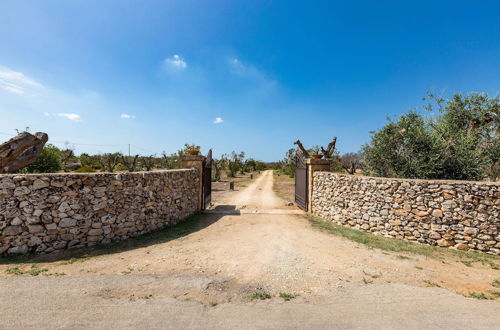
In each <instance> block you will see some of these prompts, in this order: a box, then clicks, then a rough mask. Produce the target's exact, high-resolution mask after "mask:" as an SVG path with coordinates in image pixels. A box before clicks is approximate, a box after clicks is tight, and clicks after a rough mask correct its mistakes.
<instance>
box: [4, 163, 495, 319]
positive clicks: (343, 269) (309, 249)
mask: <svg viewBox="0 0 500 330" xmlns="http://www.w3.org/2000/svg"><path fill="white" fill-rule="evenodd" d="M272 187H273V175H272V172H271V171H265V172H263V173H262V174H261V175H260V176H258V177H257V178H254V180H253V181H252V183H250V184H249V185H248V186H247V187H246V188H245V189H241V190H240V191H234V192H233V191H227V190H223V189H221V190H220V191H218V192H216V194H214V197H215V198H214V207H213V209H212V211H213V212H215V213H212V214H206V215H204V216H203V217H202V219H201V222H200V225H201V226H200V228H199V230H197V231H194V232H192V233H190V234H189V235H186V236H184V237H182V238H179V239H176V240H171V241H168V242H164V243H161V244H154V245H150V246H146V247H142V248H137V249H133V250H127V251H122V252H118V253H114V254H109V255H102V256H98V257H92V258H90V259H88V260H85V261H82V262H75V263H72V264H65V263H64V261H54V262H47V263H40V264H39V267H43V268H47V269H48V270H49V271H48V272H46V273H48V274H65V275H62V276H59V277H54V276H37V277H29V276H0V296H2V297H8V299H0V308H1V309H2V310H3V311H7V312H6V313H5V319H6V320H7V321H6V322H13V323H12V324H13V325H22V326H24V327H28V326H30V324H31V325H33V326H34V325H36V322H35V323H29V322H28V321H25V322H24V321H23V322H24V323H19V324H17V323H16V320H17V321H19V320H18V319H16V317H17V316H16V315H18V314H19V313H21V312H23V311H24V310H25V309H26V308H27V307H30V306H31V305H30V301H33V300H35V301H36V300H37V299H43V301H44V303H43V306H44V307H43V308H42V310H44V312H43V313H45V314H43V313H41V314H40V315H45V316H46V317H47V318H48V315H50V311H52V312H56V311H57V312H59V309H58V308H60V307H59V306H64V309H65V310H67V311H68V312H70V311H71V312H75V311H78V310H80V309H82V308H85V306H82V304H83V303H82V302H81V301H84V302H86V303H88V304H94V305H93V306H100V305H105V306H109V310H110V312H111V313H112V314H113V315H112V316H110V320H112V319H117V320H118V321H115V322H117V323H113V324H111V323H106V322H103V321H102V320H101V319H92V318H90V317H89V316H88V315H87V314H88V313H90V311H91V310H92V311H93V312H92V313H97V314H99V315H100V313H101V312H100V311H96V309H95V308H94V307H92V308H90V309H89V310H88V311H87V312H85V313H81V314H78V315H80V316H81V318H82V319H83V320H84V321H82V322H83V323H82V322H81V323H67V320H57V319H55V318H51V319H47V320H48V323H46V325H47V327H49V324H52V325H55V326H66V325H68V324H70V325H74V324H77V325H80V326H76V328H79V327H84V326H98V327H101V326H102V327H104V326H106V327H112V328H113V325H117V324H120V325H122V326H124V327H126V324H124V323H123V321H124V320H127V319H129V318H131V317H132V315H136V314H137V311H138V310H143V309H144V308H146V307H145V306H144V304H150V305H146V306H149V307H150V308H151V310H150V312H149V313H152V311H156V310H161V306H164V308H166V309H168V310H169V311H170V312H168V313H164V314H162V315H160V316H157V318H156V319H154V320H149V321H146V320H144V322H145V323H144V325H145V326H146V327H149V326H151V327H154V326H155V324H157V323H155V322H157V321H158V318H159V319H162V318H166V317H167V316H169V315H170V316H169V317H170V320H171V321H172V322H174V321H175V322H178V323H175V322H174V323H171V324H170V325H171V326H172V327H174V326H182V327H194V328H197V327H199V328H203V327H204V326H207V327H217V324H219V325H223V326H226V327H231V328H232V327H235V326H236V327H238V325H239V326H240V327H263V326H269V327H306V325H307V326H310V327H313V326H316V327H319V328H327V327H330V326H333V325H337V326H343V327H358V326H361V327H387V328H399V327H401V326H405V327H406V328H421V327H429V326H430V327H438V326H446V327H454V328H485V327H486V328H490V327H494V326H495V324H496V325H498V322H500V313H498V310H499V308H500V302H499V301H480V300H476V299H471V298H465V297H463V296H461V295H458V294H456V293H455V292H457V293H462V294H469V293H473V292H483V291H486V290H492V289H494V288H493V287H492V286H491V283H492V282H493V281H494V280H495V279H498V278H500V272H499V271H498V270H493V269H491V268H490V267H489V266H486V265H480V264H474V265H473V267H467V266H466V265H464V264H462V263H460V262H459V261H458V260H455V259H452V258H450V259H446V260H436V259H429V258H426V257H422V256H416V255H411V254H408V255H404V256H402V255H398V254H395V253H387V252H383V251H379V250H374V249H368V248H366V247H365V246H363V245H360V244H357V243H354V242H352V241H349V240H346V239H343V238H339V237H336V236H332V235H329V234H326V233H323V232H320V231H318V230H315V229H313V228H312V227H311V226H310V224H309V222H308V220H307V219H306V218H305V217H304V216H300V215H290V214H286V211H287V210H292V209H293V207H287V206H285V202H284V201H283V200H281V199H279V198H278V197H276V195H275V194H274V192H273V189H272ZM227 209H234V210H245V209H250V210H261V209H266V210H275V211H276V212H275V214H245V213H242V214H235V215H227V214H224V213H222V214H217V213H216V212H217V210H221V211H223V210H227ZM18 266H19V267H21V268H23V267H24V268H28V267H29V266H28V265H18ZM8 267H12V265H0V274H4V275H7V274H6V270H7V268H8ZM429 286H433V287H432V288H430V287H429ZM438 286H439V287H440V288H439V287H438ZM256 292H258V293H261V294H269V295H270V296H272V299H270V300H266V301H264V302H258V303H256V302H250V296H251V295H252V294H255V293H256ZM280 293H287V294H291V295H295V296H296V298H295V299H293V300H292V301H290V302H286V303H284V302H283V299H281V298H279V297H278V296H279V294H280ZM27 297H30V298H29V299H28V298H27ZM80 299H82V300H81V301H80ZM339 299H341V300H339ZM76 301H79V302H78V303H76ZM200 303H201V304H200ZM65 304H66V305H65ZM192 304H196V307H193V305H192ZM215 305H217V306H216V307H214V306H215ZM37 306H38V305H37ZM202 306H205V307H202ZM210 306H212V307H210ZM313 306H314V307H313ZM332 307H335V308H336V309H337V312H333V311H332V310H331V308H332ZM431 307H432V309H431ZM203 308H205V309H203ZM199 310H201V311H206V312H203V313H205V314H202V316H203V317H202V318H200V315H197V316H193V317H192V318H190V317H189V316H188V315H187V313H191V312H195V311H199ZM311 310H314V313H313V314H314V315H315V318H314V319H311V317H310V315H311V314H307V313H304V311H311ZM174 311H176V312H175V313H174ZM271 311H274V313H271ZM338 311H342V313H341V314H339V313H338ZM377 311H378V312H377ZM495 311H496V312H495ZM261 313H263V314H261ZM117 315H121V318H120V317H117ZM250 315H255V316H256V317H257V316H259V315H266V317H267V318H268V319H267V323H266V322H265V321H266V320H265V319H262V317H261V318H260V319H259V320H258V321H255V323H248V322H249V319H248V317H249V316H250ZM417 315H420V317H417ZM40 317H42V316H40ZM40 317H38V318H36V317H35V318H34V320H40ZM82 319H79V318H78V317H77V316H73V317H71V318H70V320H73V322H77V320H80V321H81V320H82ZM238 320H240V323H238ZM33 322H34V321H33ZM64 322H66V323H64ZM120 322H121V323H120ZM131 322H132V321H131ZM148 322H149V323H148ZM197 322H200V323H197ZM203 322H208V323H206V324H205V323H203ZM217 322H222V323H217ZM397 322H407V323H405V324H404V325H403V324H398V323H397ZM495 322H496V323H495ZM129 324H131V325H132V326H131V327H132V328H133V327H135V326H133V324H136V323H129ZM158 324H159V325H160V327H161V323H158ZM398 325H399V326H398ZM1 327H2V326H1V325H0V328H1Z"/></svg>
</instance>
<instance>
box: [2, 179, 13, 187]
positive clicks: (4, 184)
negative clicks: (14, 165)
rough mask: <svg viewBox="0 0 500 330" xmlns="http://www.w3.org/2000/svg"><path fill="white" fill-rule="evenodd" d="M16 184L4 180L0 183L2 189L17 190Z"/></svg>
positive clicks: (9, 180)
mask: <svg viewBox="0 0 500 330" xmlns="http://www.w3.org/2000/svg"><path fill="white" fill-rule="evenodd" d="M15 188H16V184H15V183H14V181H12V180H11V179H3V180H2V181H0V189H15Z"/></svg>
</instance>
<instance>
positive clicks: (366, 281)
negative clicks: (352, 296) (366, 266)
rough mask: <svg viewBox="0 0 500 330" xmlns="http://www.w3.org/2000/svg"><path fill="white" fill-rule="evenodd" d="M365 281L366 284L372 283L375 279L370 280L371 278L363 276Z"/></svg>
mask: <svg viewBox="0 0 500 330" xmlns="http://www.w3.org/2000/svg"><path fill="white" fill-rule="evenodd" d="M363 283H365V284H372V283H373V281H372V280H370V279H367V278H365V277H363Z"/></svg>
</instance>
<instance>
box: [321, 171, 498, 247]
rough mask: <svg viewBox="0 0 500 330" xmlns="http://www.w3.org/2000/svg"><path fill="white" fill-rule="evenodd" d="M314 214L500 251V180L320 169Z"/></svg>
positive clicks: (412, 237)
mask: <svg viewBox="0 0 500 330" xmlns="http://www.w3.org/2000/svg"><path fill="white" fill-rule="evenodd" d="M312 187H313V192H312V213H314V214H316V215H318V216H320V217H323V218H326V219H329V220H331V221H334V222H336V223H338V224H341V225H345V226H349V227H353V228H357V229H360V230H364V231H368V232H373V233H379V234H382V235H384V236H386V237H392V238H396V239H405V240H409V241H417V242H420V243H425V244H430V245H438V246H442V247H454V248H457V249H460V250H469V249H471V250H479V251H484V252H487V253H490V254H496V255H500V184H499V183H490V182H469V181H441V180H439V181H428V180H409V179H388V178H372V177H364V176H353V175H345V174H338V173H331V172H315V173H314V179H313V185H312Z"/></svg>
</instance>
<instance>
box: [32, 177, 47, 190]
mask: <svg viewBox="0 0 500 330" xmlns="http://www.w3.org/2000/svg"><path fill="white" fill-rule="evenodd" d="M48 186H49V183H48V182H46V181H43V180H40V179H36V180H35V182H33V186H32V187H31V189H32V190H38V189H42V188H46V187H48Z"/></svg>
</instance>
